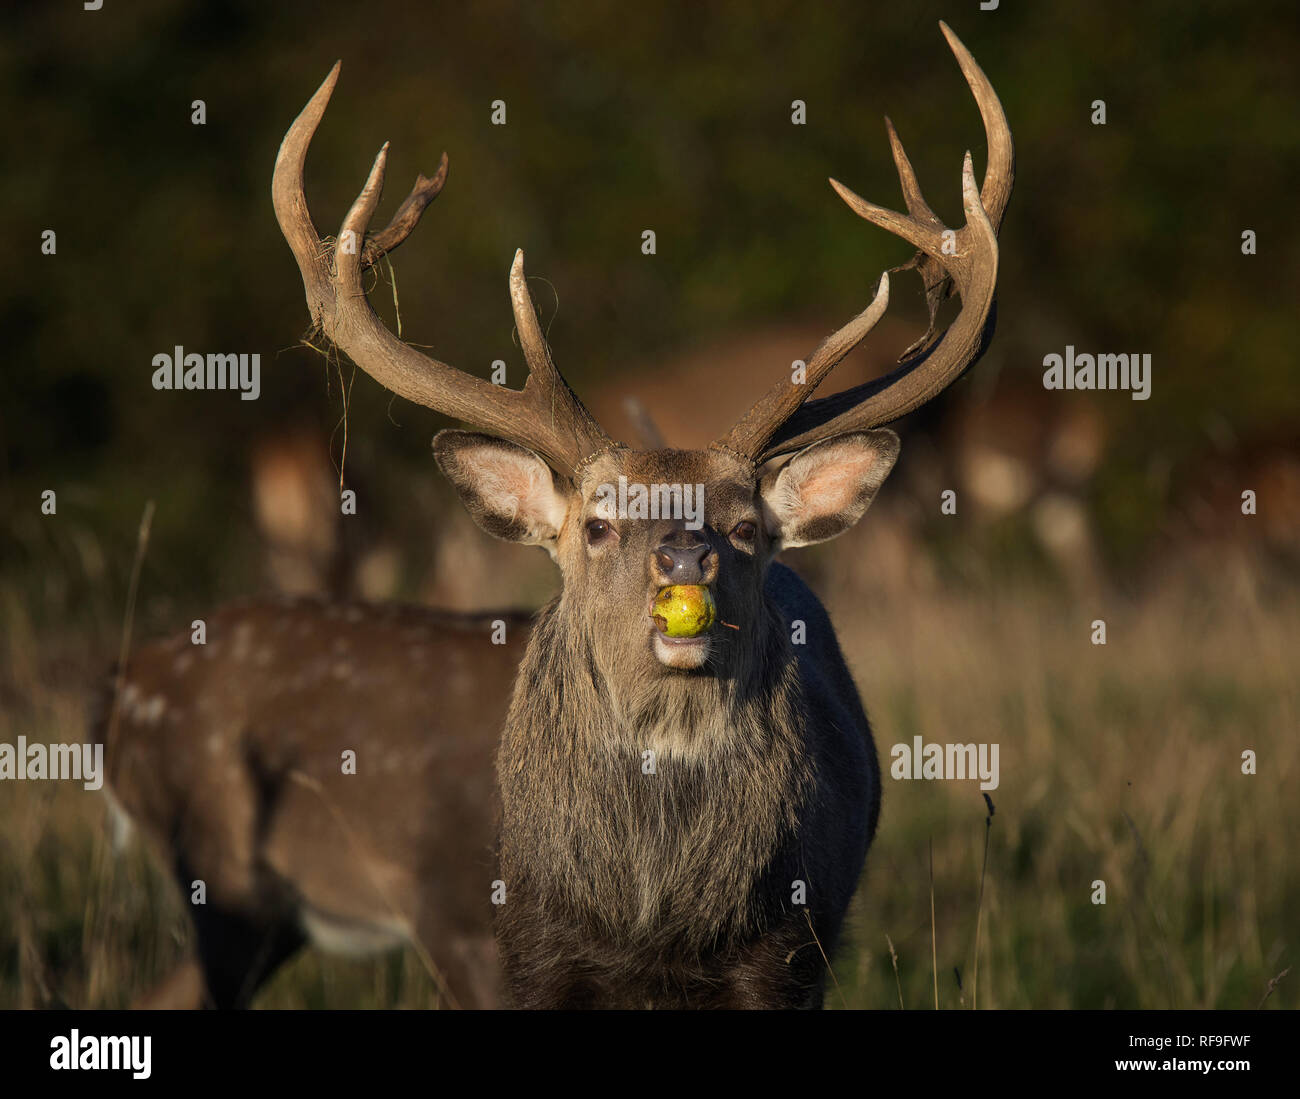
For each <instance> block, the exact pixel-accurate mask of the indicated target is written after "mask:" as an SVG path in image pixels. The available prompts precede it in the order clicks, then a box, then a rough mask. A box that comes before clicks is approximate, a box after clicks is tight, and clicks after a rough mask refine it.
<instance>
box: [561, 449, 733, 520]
mask: <svg viewBox="0 0 1300 1099" xmlns="http://www.w3.org/2000/svg"><path fill="white" fill-rule="evenodd" d="M620 479H622V480H623V481H625V482H626V483H627V485H629V486H631V485H646V486H647V487H649V486H659V485H682V486H686V485H690V486H692V487H694V486H698V485H703V486H704V489H703V491H704V499H705V501H706V506H708V507H712V506H714V505H717V506H728V505H734V504H738V503H748V502H752V500H753V498H754V489H755V476H754V467H753V466H752V465H750V464H749V463H748V462H746V461H745V460H744V459H742V458H739V457H737V456H736V455H734V454H730V453H728V452H727V451H725V450H715V449H710V450H615V451H610V452H609V453H606V454H602V455H600V456H599V457H597V458H596V459H594V460H593V461H592V462H591V463H590V464H589V465H588V466H587V469H586V471H585V472H584V474H583V478H582V484H581V486H580V490H579V491H580V492H581V494H582V499H583V500H584V501H591V500H594V499H596V498H597V497H598V496H599V495H600V494H601V493H602V492H603V491H607V490H608V489H607V486H612V487H613V488H615V489H617V488H618V486H619V482H620Z"/></svg>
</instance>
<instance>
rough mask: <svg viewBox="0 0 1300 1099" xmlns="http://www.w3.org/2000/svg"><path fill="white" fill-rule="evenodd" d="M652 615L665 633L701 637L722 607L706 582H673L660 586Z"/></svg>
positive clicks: (665, 634) (666, 635)
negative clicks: (664, 586) (715, 600)
mask: <svg viewBox="0 0 1300 1099" xmlns="http://www.w3.org/2000/svg"><path fill="white" fill-rule="evenodd" d="M650 617H651V618H653V619H654V621H655V625H656V626H657V627H658V628H659V632H660V633H662V634H663V635H664V636H665V637H674V638H676V637H699V636H700V635H701V634H703V633H707V632H708V631H709V629H710V628H711V627H712V626H713V623H714V622H715V621H716V620H717V617H718V608H717V606H716V604H715V603H714V602H713V593H712V592H710V591H709V589H708V588H707V587H705V586H704V585H703V584H670V585H669V586H668V587H666V588H660V589H659V594H658V595H657V596H656V597H655V601H654V607H653V608H652V609H651V611H650Z"/></svg>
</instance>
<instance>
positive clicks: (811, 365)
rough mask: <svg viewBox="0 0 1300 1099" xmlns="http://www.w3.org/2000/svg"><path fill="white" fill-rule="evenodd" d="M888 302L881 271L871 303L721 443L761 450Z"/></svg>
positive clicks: (750, 453)
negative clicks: (796, 379) (800, 373)
mask: <svg viewBox="0 0 1300 1099" xmlns="http://www.w3.org/2000/svg"><path fill="white" fill-rule="evenodd" d="M832 182H834V181H833V180H832ZM886 212H888V211H886ZM888 305H889V273H888V272H885V273H884V274H882V275H881V276H880V285H879V286H878V287H877V289H876V294H875V297H874V298H872V300H871V304H870V305H868V306H867V307H866V309H864V310H863V311H862V312H861V313H859V314H858V315H857V316H856V317H854V318H853V319H852V320H851V321H849V323H848V324H846V325H845V326H844V327H843V328H841V329H839V330H838V331H837V332H833V333H831V334H830V335H829V336H827V337H826V339H824V340H823V341H822V342H821V344H820V345H819V346H818V348H817V350H816V351H814V352H813V353H812V356H811V357H810V358H809V360H808V364H807V366H806V367H805V369H804V381H803V383H802V384H797V383H794V382H791V381H787V380H785V379H782V380H781V381H779V382H777V383H776V385H774V386H773V387H772V388H771V389H769V390H768V391H767V392H766V393H765V394H763V396H762V397H760V398H759V400H758V402H757V403H756V404H755V405H754V407H753V408H751V409H750V410H749V411H748V412H747V413H745V415H744V416H743V417H741V419H740V420H739V421H737V423H736V425H735V426H734V427H733V428H732V429H731V431H730V432H729V433H728V434H727V437H726V438H725V439H724V440H723V441H722V446H724V447H725V448H726V449H727V450H734V451H735V452H736V453H737V454H743V455H745V456H746V457H748V458H754V457H756V456H757V455H759V454H761V453H762V452H763V450H764V448H765V447H766V446H767V444H768V442H769V441H770V439H771V437H772V433H773V432H774V431H775V430H776V428H777V427H779V426H780V425H781V424H783V423H785V421H786V420H788V419H789V418H790V417H791V416H793V415H794V414H795V412H796V411H798V409H799V406H800V405H801V404H803V402H804V401H805V400H807V399H808V395H809V394H810V393H812V391H813V390H814V389H816V388H817V386H818V385H820V384H821V382H822V380H823V379H824V378H825V377H826V375H827V374H829V373H830V372H831V371H832V370H833V369H834V368H835V366H836V365H837V364H838V363H839V362H840V361H841V360H842V359H843V358H844V356H845V355H847V354H848V353H849V352H850V351H852V350H853V349H854V348H855V347H857V346H858V344H860V343H861V342H862V341H863V340H864V339H866V337H867V333H868V332H870V331H871V330H872V329H873V328H874V327H875V326H876V322H877V321H878V320H880V318H881V317H882V316H884V314H885V309H886V308H887V307H888Z"/></svg>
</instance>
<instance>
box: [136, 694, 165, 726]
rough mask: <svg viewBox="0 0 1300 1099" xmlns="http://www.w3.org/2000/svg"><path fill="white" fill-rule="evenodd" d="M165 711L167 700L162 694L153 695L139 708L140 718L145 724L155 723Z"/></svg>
mask: <svg viewBox="0 0 1300 1099" xmlns="http://www.w3.org/2000/svg"><path fill="white" fill-rule="evenodd" d="M166 712H167V700H166V699H165V698H163V696H162V695H154V696H153V698H151V699H149V701H148V702H146V703H145V704H144V705H143V706H141V707H140V709H139V714H140V720H141V721H143V722H145V723H146V724H147V725H156V724H157V723H158V719H159V718H160V717H162V715H163V714H165V713H166Z"/></svg>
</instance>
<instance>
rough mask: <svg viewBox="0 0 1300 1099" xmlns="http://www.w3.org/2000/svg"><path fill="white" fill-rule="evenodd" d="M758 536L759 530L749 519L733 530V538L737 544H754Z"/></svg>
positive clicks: (738, 524)
mask: <svg viewBox="0 0 1300 1099" xmlns="http://www.w3.org/2000/svg"><path fill="white" fill-rule="evenodd" d="M756 534H758V528H757V527H756V526H754V524H753V523H751V522H750V521H749V520H748V519H745V520H742V521H741V522H739V523H737V524H736V525H735V526H734V527H732V528H731V537H732V538H734V539H735V540H736V541H737V542H752V541H753V540H754V536H755V535H756Z"/></svg>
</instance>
